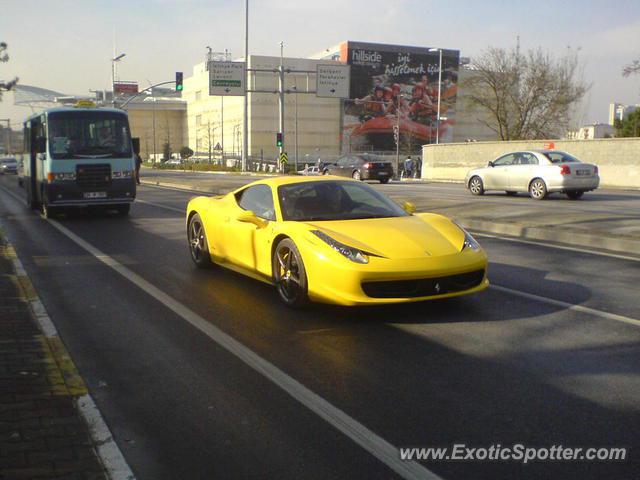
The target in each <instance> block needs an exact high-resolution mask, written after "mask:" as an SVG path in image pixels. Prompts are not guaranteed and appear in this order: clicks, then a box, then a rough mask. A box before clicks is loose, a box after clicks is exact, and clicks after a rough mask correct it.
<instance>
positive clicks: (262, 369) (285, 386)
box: [48, 220, 440, 480]
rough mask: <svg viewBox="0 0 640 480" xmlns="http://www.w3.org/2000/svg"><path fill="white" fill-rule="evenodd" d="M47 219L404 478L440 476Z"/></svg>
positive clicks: (183, 306) (116, 262)
mask: <svg viewBox="0 0 640 480" xmlns="http://www.w3.org/2000/svg"><path fill="white" fill-rule="evenodd" d="M48 222H49V223H50V224H51V225H52V226H53V227H55V228H56V229H57V230H58V231H59V232H60V233H62V234H63V235H65V236H66V237H67V238H69V239H70V240H72V241H73V242H75V243H76V244H77V245H78V246H79V247H81V248H83V249H84V250H86V251H87V252H89V253H90V254H91V255H93V256H94V257H95V258H97V259H98V260H100V261H101V262H102V263H104V264H105V265H107V266H109V267H111V268H112V269H113V270H115V271H116V272H118V273H119V274H120V275H122V276H123V277H124V278H126V279H127V280H129V281H130V282H132V283H133V284H134V285H136V286H138V287H139V288H141V289H142V290H143V291H144V292H146V293H147V294H148V295H150V296H152V297H153V298H155V299H156V300H157V301H159V302H160V303H162V304H163V305H164V306H165V307H167V308H168V309H170V310H171V311H173V312H174V313H175V314H177V315H178V316H180V317H182V318H183V319H184V320H186V321H187V322H189V323H190V324H191V325H192V326H194V327H195V328H197V329H198V330H200V331H201V332H202V333H204V334H205V335H207V336H208V337H209V338H210V339H211V340H213V341H214V342H216V343H217V344H218V345H219V346H221V347H222V348H224V349H225V350H227V351H228V352H229V353H231V354H233V355H235V356H236V357H237V358H238V359H240V360H241V361H243V362H244V363H246V364H247V365H248V366H250V367H251V368H253V369H254V370H256V371H257V372H258V373H260V374H261V375H263V376H264V377H266V378H267V379H269V380H270V381H271V382H273V383H274V384H275V385H277V386H278V387H280V388H281V389H282V390H284V391H285V392H286V393H288V394H289V395H291V396H292V397H293V398H295V399H296V400H298V401H299V402H300V403H302V404H303V405H304V406H306V407H307V408H308V409H309V410H311V411H312V412H314V413H315V414H317V415H318V416H319V417H320V418H322V419H323V420H325V421H326V422H328V423H329V424H330V425H332V426H333V427H334V428H336V429H337V430H339V431H340V432H342V433H343V434H345V435H346V436H347V437H349V438H350V439H351V440H353V441H354V442H355V443H357V444H358V445H360V446H361V447H362V448H364V449H365V450H366V451H368V452H369V453H371V454H372V455H373V456H375V457H376V458H377V459H378V460H380V461H381V462H383V463H385V464H386V465H387V466H388V467H389V468H391V469H392V470H393V471H394V472H396V473H397V474H398V475H400V476H401V477H402V478H405V479H432V480H436V479H439V478H440V477H438V476H437V475H436V474H434V473H433V472H431V471H430V470H427V469H426V468H425V467H423V466H422V465H420V464H419V463H417V462H413V461H410V462H407V461H402V460H400V455H399V450H398V448H396V447H395V446H393V445H391V444H390V443H389V442H387V441H386V440H384V439H383V438H382V437H380V436H378V435H376V434H375V433H374V432H372V431H371V430H369V429H368V428H367V427H365V426H364V425H362V424H361V423H359V422H358V421H357V420H355V419H353V418H351V417H350V416H349V415H347V414H346V413H344V412H343V411H342V410H340V409H338V408H336V407H334V406H333V405H332V404H330V403H329V402H327V401H326V400H325V399H324V398H322V397H320V396H319V395H318V394H316V393H314V392H313V391H311V390H309V389H308V388H307V387H305V386H304V385H302V384H301V383H300V382H298V381H297V380H295V379H293V378H292V377H290V376H289V375H287V374H286V373H285V372H283V371H282V370H280V369H278V368H277V367H276V366H275V365H273V364H272V363H270V362H268V361H267V360H265V359H264V358H262V357H260V356H259V355H258V354H256V353H254V352H253V351H252V350H250V349H249V348H247V347H245V346H244V345H243V344H242V343H240V342H238V341H237V340H235V339H234V338H233V337H231V336H229V335H227V334H226V333H224V332H223V331H222V330H220V329H219V328H217V327H216V326H214V325H212V324H211V323H209V322H208V321H206V320H205V319H204V318H202V317H201V316H199V315H198V314H197V313H195V312H194V311H193V310H191V309H189V308H188V307H187V306H185V305H183V304H182V303H180V302H178V301H177V300H175V299H174V298H172V297H170V296H169V295H167V294H166V293H164V292H163V291H162V290H160V289H159V288H157V287H155V286H154V285H153V284H151V283H149V282H148V281H146V280H145V279H144V278H142V277H141V276H139V275H138V274H136V273H134V272H132V271H131V270H129V269H128V268H126V267H125V266H124V265H122V264H121V263H119V262H118V261H117V260H115V259H114V258H112V257H110V256H109V255H107V254H105V253H103V252H101V251H100V250H98V249H97V248H95V247H94V246H93V245H91V244H90V243H88V242H86V241H85V240H83V239H82V238H80V237H79V236H77V235H76V234H75V233H73V232H71V231H70V230H69V229H67V228H66V227H64V226H63V225H61V224H60V223H59V222H57V221H56V220H48Z"/></svg>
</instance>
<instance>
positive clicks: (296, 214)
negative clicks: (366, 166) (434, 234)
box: [278, 180, 408, 222]
mask: <svg viewBox="0 0 640 480" xmlns="http://www.w3.org/2000/svg"><path fill="white" fill-rule="evenodd" d="M278 197H279V199H280V209H281V210H282V218H283V219H284V220H295V221H302V222H305V221H320V220H355V219H362V218H384V217H404V216H407V215H408V214H407V213H406V212H405V211H404V210H403V209H402V208H400V206H398V205H397V204H396V203H394V202H392V201H391V200H389V199H388V198H387V197H385V196H384V195H382V194H380V193H378V192H376V191H375V190H374V189H373V188H371V187H370V186H369V185H367V184H366V183H356V182H350V181H340V180H336V181H318V182H301V183H294V184H290V185H281V186H280V187H278Z"/></svg>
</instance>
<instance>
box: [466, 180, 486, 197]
mask: <svg viewBox="0 0 640 480" xmlns="http://www.w3.org/2000/svg"><path fill="white" fill-rule="evenodd" d="M469 190H471V193H473V194H474V195H483V194H484V184H483V183H482V179H481V178H480V177H477V176H476V177H473V178H472V179H471V180H470V181H469Z"/></svg>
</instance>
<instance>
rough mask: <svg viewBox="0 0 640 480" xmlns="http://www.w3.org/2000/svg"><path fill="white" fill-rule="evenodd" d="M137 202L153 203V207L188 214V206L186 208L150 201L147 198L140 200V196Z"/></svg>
mask: <svg viewBox="0 0 640 480" xmlns="http://www.w3.org/2000/svg"><path fill="white" fill-rule="evenodd" d="M136 203H143V204H145V205H151V206H152V207H157V208H163V209H165V210H171V211H172V212H178V213H181V214H183V215H186V214H187V209H186V207H185V208H177V207H170V206H169V205H161V204H160V203H155V202H148V201H146V200H140V199H139V198H138V199H136Z"/></svg>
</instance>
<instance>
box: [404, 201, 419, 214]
mask: <svg viewBox="0 0 640 480" xmlns="http://www.w3.org/2000/svg"><path fill="white" fill-rule="evenodd" d="M402 209H403V210H404V211H405V212H407V213H408V214H409V215H413V214H414V213H415V211H416V206H415V205H414V204H413V203H411V202H402Z"/></svg>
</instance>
